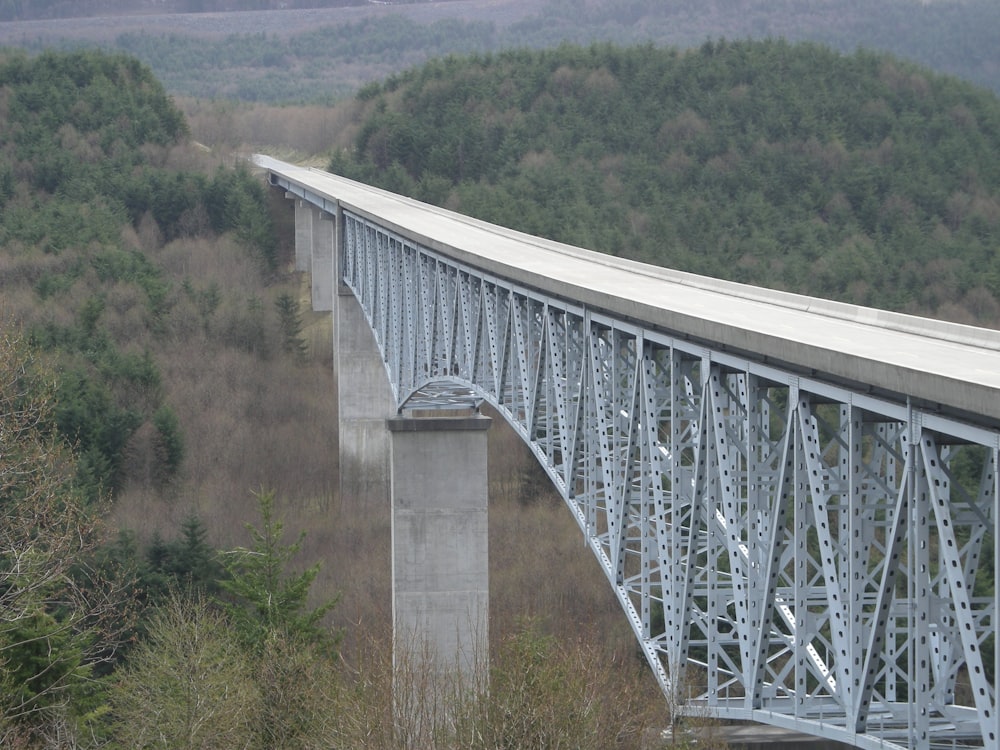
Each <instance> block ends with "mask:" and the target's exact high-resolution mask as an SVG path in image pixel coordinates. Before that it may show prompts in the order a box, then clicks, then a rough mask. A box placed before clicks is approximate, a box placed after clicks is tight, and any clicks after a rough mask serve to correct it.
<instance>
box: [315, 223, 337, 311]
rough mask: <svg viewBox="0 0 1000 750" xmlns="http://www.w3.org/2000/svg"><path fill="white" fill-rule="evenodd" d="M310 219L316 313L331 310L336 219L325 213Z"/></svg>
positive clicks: (334, 270) (334, 271)
mask: <svg viewBox="0 0 1000 750" xmlns="http://www.w3.org/2000/svg"><path fill="white" fill-rule="evenodd" d="M316 214H318V215H313V217H312V261H311V266H312V279H311V280H312V308H313V310H316V311H317V312H325V311H330V310H333V290H334V289H335V288H336V287H335V286H334V274H335V273H336V268H335V266H334V245H335V242H336V228H337V227H336V222H337V217H336V216H331V215H330V214H328V213H326V212H325V211H318V212H316Z"/></svg>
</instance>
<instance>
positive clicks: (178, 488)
mask: <svg viewBox="0 0 1000 750" xmlns="http://www.w3.org/2000/svg"><path fill="white" fill-rule="evenodd" d="M265 191H266V188H265V187H264V183H263V181H262V180H261V179H259V177H258V176H255V175H251V174H249V173H248V172H246V171H244V170H240V169H233V168H231V167H227V166H221V165H219V164H218V160H217V158H216V157H215V156H213V155H211V154H208V153H206V152H205V150H204V149H203V148H202V147H199V146H197V145H196V144H193V143H191V142H190V140H189V138H188V136H187V124H186V123H185V121H184V119H183V117H182V116H181V114H180V112H179V110H178V109H177V108H176V107H175V106H174V105H173V104H172V103H171V102H170V100H169V98H168V97H167V96H166V94H165V92H164V90H163V88H162V86H160V84H159V83H158V82H157V81H156V80H155V78H154V77H153V76H152V74H151V73H150V71H149V69H148V68H145V67H144V66H142V65H141V64H140V63H139V62H138V61H136V60H134V59H132V58H126V57H123V56H117V55H105V54H102V53H96V52H78V53H72V54H57V53H51V52H49V53H45V54H42V55H40V56H38V57H35V58H29V57H27V56H26V55H24V54H21V53H17V54H6V55H4V54H0V512H2V514H3V519H4V522H3V524H0V611H2V612H3V617H2V618H0V747H5V748H6V747H11V748H24V749H25V750H41V749H42V748H45V749H46V750H50V749H51V750H55V749H56V748H58V749H59V750H63V749H65V748H97V747H102V748H134V747H154V746H156V747H185V748H187V747H204V748H210V747H211V748H231V747H244V748H255V749H256V748H259V749H260V750H265V749H270V748H298V747H323V748H328V747H351V748H372V749H373V750H375V749H377V750H390V748H392V749H394V748H400V747H430V746H431V743H430V738H429V737H427V736H426V734H429V733H434V740H435V741H436V745H435V746H437V747H441V748H449V747H454V748H463V750H464V748H468V747H470V746H471V747H480V748H483V750H486V748H494V747H500V746H506V747H544V746H556V745H559V746H565V747H579V748H606V747H612V746H614V747H621V748H638V747H640V746H641V739H642V733H643V730H644V729H645V728H646V727H647V726H649V723H650V722H651V721H656V722H658V723H659V722H663V721H666V720H665V719H662V718H661V716H660V715H661V714H662V707H663V703H662V696H661V695H660V694H659V691H658V690H657V689H656V687H655V685H654V684H653V682H652V680H651V678H650V677H649V675H648V671H647V670H646V669H645V667H644V665H643V664H642V663H641V662H640V661H639V660H638V659H636V658H634V657H633V653H634V643H633V641H632V636H631V633H630V629H629V627H628V624H627V623H626V622H625V621H624V618H622V617H621V613H620V610H619V608H618V606H617V603H616V601H615V597H614V595H613V593H612V592H611V591H610V590H609V588H608V586H607V584H606V581H605V580H604V579H603V577H602V576H601V575H600V574H599V573H598V571H597V566H596V564H595V563H594V562H593V560H592V558H591V556H590V553H589V552H588V551H587V549H586V548H585V547H584V546H583V545H580V543H579V537H578V533H579V532H578V530H577V529H576V527H575V523H574V522H573V521H572V519H571V517H570V516H569V514H567V513H566V511H565V509H564V508H562V507H561V506H560V505H559V504H557V500H556V501H553V502H542V501H539V500H538V499H537V498H538V495H539V494H540V493H541V490H540V489H538V487H536V486H534V485H532V480H535V481H536V482H537V484H538V486H539V487H540V486H543V484H544V479H540V480H539V477H541V476H543V475H541V473H540V471H539V470H537V468H536V470H535V472H534V473H532V472H531V471H530V470H528V469H526V464H525V463H523V462H522V461H523V458H522V457H524V456H526V451H525V450H524V449H523V447H521V446H520V442H519V441H518V440H517V438H516V436H514V435H513V433H512V432H510V431H509V430H508V431H507V432H506V433H504V432H501V431H500V430H497V429H494V430H493V431H492V433H493V436H496V437H493V436H491V441H492V440H494V439H496V440H500V441H504V440H506V441H508V442H506V443H502V444H501V447H500V448H498V449H496V453H497V454H498V455H499V457H500V458H499V460H498V461H497V462H495V463H493V464H492V466H491V503H492V507H491V519H490V534H491V544H490V546H491V549H493V550H494V553H493V555H492V556H491V565H492V566H494V570H493V573H491V575H493V578H492V590H491V606H492V607H493V608H494V611H493V612H492V613H491V624H490V635H491V639H492V640H493V649H492V651H491V654H492V659H493V660H492V666H491V674H490V679H489V680H488V681H487V680H486V678H485V675H483V676H477V677H476V680H477V683H478V684H482V685H485V684H487V682H489V684H490V692H489V695H488V696H486V695H480V696H479V698H478V699H474V700H472V702H471V703H470V702H469V701H467V700H465V701H463V700H461V699H460V698H458V697H456V696H457V695H458V691H457V690H456V691H455V693H454V694H453V695H452V696H451V697H450V698H448V700H450V701H451V703H450V704H449V705H450V708H449V709H448V710H447V711H444V712H441V711H440V709H441V706H442V703H441V700H442V696H441V695H440V694H437V695H434V696H429V695H427V694H426V693H422V694H421V695H422V696H423V697H422V699H421V702H420V704H419V705H414V706H412V710H411V709H408V716H409V718H410V721H409V722H404V721H401V720H400V716H399V714H398V713H396V712H395V711H394V706H395V705H397V704H395V703H394V702H393V700H392V694H393V693H392V691H393V686H394V685H396V684H399V680H400V679H407V680H409V681H411V682H412V684H413V686H414V687H413V690H412V691H408V692H409V694H411V695H413V696H417V695H418V691H426V690H427V689H428V686H427V682H426V680H425V679H424V677H425V674H426V672H427V670H426V669H424V668H423V665H421V664H419V663H414V664H412V665H410V668H411V676H410V677H400V675H399V671H398V665H397V669H394V666H393V663H392V647H391V597H390V585H391V578H390V568H389V563H390V550H389V540H390V533H389V516H388V513H389V508H388V506H387V504H382V503H374V502H370V503H369V505H370V506H371V507H364V505H363V503H362V501H360V500H359V499H358V498H352V497H346V498H341V497H339V492H338V491H337V490H336V488H337V487H338V481H337V479H338V477H337V471H338V469H337V466H336V461H335V460H333V459H332V456H336V445H337V434H336V430H337V416H336V399H335V398H333V397H332V394H333V391H332V382H331V381H332V379H331V372H330V362H331V359H332V357H331V350H330V347H331V343H330V342H331V335H330V328H329V326H330V322H329V316H328V315H325V316H320V315H315V316H313V315H312V314H311V313H308V312H306V311H305V310H304V309H301V308H300V304H299V300H300V299H305V300H308V296H309V291H308V290H309V286H308V279H304V278H303V275H302V274H296V273H294V272H293V271H292V270H291V267H292V265H293V264H292V263H291V247H290V244H291V241H292V238H293V236H294V231H293V227H292V224H291V221H292V218H293V212H292V210H291V203H290V202H289V201H286V200H285V199H284V197H283V196H282V194H280V193H278V192H277V191H267V192H265ZM272 220H273V223H272ZM274 226H276V227H277V231H275V230H274V229H273V227H274ZM276 237H280V238H283V241H276ZM306 304H308V302H306ZM255 495H256V497H257V501H256V502H255V500H254V496H255ZM375 506H377V507H375ZM285 528H287V530H288V538H287V539H286V538H285V534H284V532H283V529H285ZM305 530H308V532H309V533H308V536H306V535H305V534H304V532H305ZM296 532H302V535H301V536H300V535H297V533H296ZM512 540H517V541H516V543H515V541H512ZM529 545H530V549H531V555H530V556H528V555H525V554H523V551H524V550H525V549H527V548H529V547H528V546H529ZM320 562H322V564H323V566H322V570H321V569H320ZM588 566H589V567H588ZM539 568H542V569H546V570H550V571H554V572H553V573H552V574H551V575H547V576H545V580H542V581H539V580H538V575H537V571H538V569H539ZM338 591H343V597H342V598H341V599H340V600H339V604H338V605H337V606H336V607H335V608H334V609H333V610H332V611H330V607H329V605H330V603H331V602H332V601H336V600H337V599H338V595H337V594H336V592H338ZM553 602H557V603H558V604H557V605H555V609H556V610H557V611H558V613H559V617H558V618H553V622H551V623H550V622H548V621H543V618H542V617H539V615H540V614H544V613H545V612H547V611H549V610H550V609H552V608H553V604H552V603H553ZM526 617H537V619H534V620H531V622H527V621H526V620H525V619H524V618H526ZM554 633H558V634H559V637H558V638H556V637H555V636H554V635H553V634H554ZM341 636H342V637H341ZM581 665H584V666H583V667H581ZM465 687H466V688H467V687H468V686H467V685H466V686H465ZM462 696H465V697H468V691H467V690H465V691H463V692H462ZM459 718H460V719H461V720H460V721H458V719H459ZM445 720H447V721H445ZM421 732H423V733H426V734H425V735H421V734H420V733H421ZM469 737H477V738H480V739H479V744H472V745H470V743H469V740H468V738H469Z"/></svg>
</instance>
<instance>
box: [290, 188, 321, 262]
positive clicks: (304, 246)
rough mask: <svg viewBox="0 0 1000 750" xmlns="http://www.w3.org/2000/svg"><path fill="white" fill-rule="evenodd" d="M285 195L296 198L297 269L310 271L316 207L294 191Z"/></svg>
mask: <svg viewBox="0 0 1000 750" xmlns="http://www.w3.org/2000/svg"><path fill="white" fill-rule="evenodd" d="M285 197H286V198H294V199H295V270H296V271H308V270H309V264H310V263H311V262H312V225H313V215H314V214H315V213H316V208H315V207H314V206H313V205H312V204H311V203H309V202H308V201H304V200H301V199H299V198H296V197H295V195H294V194H292V193H285Z"/></svg>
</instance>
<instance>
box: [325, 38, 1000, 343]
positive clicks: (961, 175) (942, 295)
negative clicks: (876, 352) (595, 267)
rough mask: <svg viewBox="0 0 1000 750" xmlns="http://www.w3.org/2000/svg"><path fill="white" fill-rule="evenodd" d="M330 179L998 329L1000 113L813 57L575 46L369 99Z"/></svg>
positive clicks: (549, 232) (750, 50)
mask: <svg viewBox="0 0 1000 750" xmlns="http://www.w3.org/2000/svg"><path fill="white" fill-rule="evenodd" d="M358 99H359V100H361V101H362V102H364V105H365V106H364V115H363V116H362V117H361V118H360V120H359V123H358V127H359V131H358V135H357V138H356V140H355V143H354V146H353V148H351V149H344V150H341V151H340V152H338V153H337V154H336V155H335V156H334V158H333V159H332V162H331V164H330V168H331V170H333V171H336V172H339V173H342V174H345V175H347V176H351V177H356V178H359V179H361V180H364V181H367V182H372V183H376V184H378V185H380V186H383V187H386V188H389V189H391V190H395V191H398V192H403V193H407V194H411V195H414V196H416V197H418V198H420V199H423V200H426V201H429V202H432V203H437V204H441V205H445V206H447V207H449V208H453V209H455V210H458V211H461V212H463V213H468V214H472V215H475V216H477V217H480V218H483V219H486V220H488V221H491V222H495V223H498V224H502V225H505V226H510V227H516V228H518V229H522V230H524V231H527V232H530V233H533V234H539V235H542V236H545V237H550V238H553V239H558V240H561V241H565V242H569V243H572V244H576V245H580V246H583V247H587V248H591V249H594V250H600V251H603V252H607V253H611V254H615V255H621V256H624V257H629V258H634V259H638V260H643V261H648V262H652V263H656V264H660V265H664V266H670V267H673V268H678V269H682V270H685V271H693V272H696V273H700V274H705V275H709V276H715V277H719V278H726V279H732V280H735V281H741V282H747V283H751V284H756V285H761V286H766V287H772V288H779V289H788V290H792V291H796V292H801V293H805V294H810V295H815V296H819V297H827V298H832V299H838V300H843V301H847V302H854V303H858V304H863V305H870V306H874V307H881V308H887V309H893V310H903V311H909V312H918V313H924V314H928V315H934V316H940V317H943V318H949V319H953V320H958V321H963V322H972V321H978V322H980V323H984V324H989V325H995V324H996V323H997V322H998V321H1000V304H998V297H1000V252H998V249H1000V100H998V99H997V97H996V96H995V95H994V94H992V93H990V92H987V91H984V90H981V89H978V88H976V87H974V86H971V85H969V84H966V83H963V82H961V81H958V80H956V79H954V78H951V77H947V76H942V75H938V74H935V73H932V72H930V71H929V70H926V69H923V68H920V67H917V66H915V65H912V64H908V63H905V62H902V61H900V60H897V59H894V58H892V57H889V56H887V55H882V54H875V53H872V52H863V51H862V52H857V53H855V54H851V55H843V54H839V53H837V52H834V51H832V50H830V49H828V48H825V47H822V46H820V45H816V44H790V43H787V42H784V41H773V40H772V41H764V42H756V41H742V42H724V41H723V42H716V43H712V42H708V43H705V44H704V45H702V46H701V47H700V48H699V49H697V50H693V51H690V52H678V51H676V50H663V49H658V48H655V47H653V46H643V47H636V48H630V49H622V48H617V47H613V46H607V45H598V46H592V47H575V46H562V47H559V48H558V49H554V50H547V51H539V52H533V51H524V50H522V51H516V52H505V53H500V54H496V55H485V56H477V57H469V58H449V59H445V60H439V61H435V62H431V63H429V64H427V65H425V66H423V67H421V68H419V69H416V70H412V71H410V72H407V73H403V74H400V75H397V76H394V77H392V78H390V79H388V80H387V81H385V82H384V83H381V84H372V85H369V86H367V87H366V88H364V89H363V90H362V91H361V92H360V93H359V95H358Z"/></svg>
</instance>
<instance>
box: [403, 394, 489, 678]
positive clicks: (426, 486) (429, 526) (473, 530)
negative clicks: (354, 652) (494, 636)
mask: <svg viewBox="0 0 1000 750" xmlns="http://www.w3.org/2000/svg"><path fill="white" fill-rule="evenodd" d="M491 422H492V420H491V419H490V418H489V417H485V416H482V415H480V414H473V413H470V414H468V415H467V416H398V417H394V418H392V419H390V420H388V422H387V424H388V428H389V432H390V434H391V445H392V485H391V486H392V615H393V637H394V644H393V663H394V664H395V665H396V666H397V668H398V667H400V666H401V665H403V664H406V665H407V666H415V665H419V666H420V667H423V668H427V667H429V668H430V669H431V671H432V672H433V673H434V674H436V675H438V676H443V677H444V679H445V682H444V684H443V685H442V686H441V687H447V686H448V683H447V679H449V677H450V676H451V675H462V676H464V677H465V678H474V677H475V676H476V675H477V674H478V675H482V674H484V670H485V668H486V665H487V663H488V650H489V638H488V635H489V633H488V627H489V626H488V619H489V570H488V563H489V549H488V533H487V498H488V492H487V474H486V463H487V461H486V457H487V453H486V435H487V430H488V428H489V426H490V423H491ZM403 660H406V662H404V661H403ZM404 689H405V688H404Z"/></svg>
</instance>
